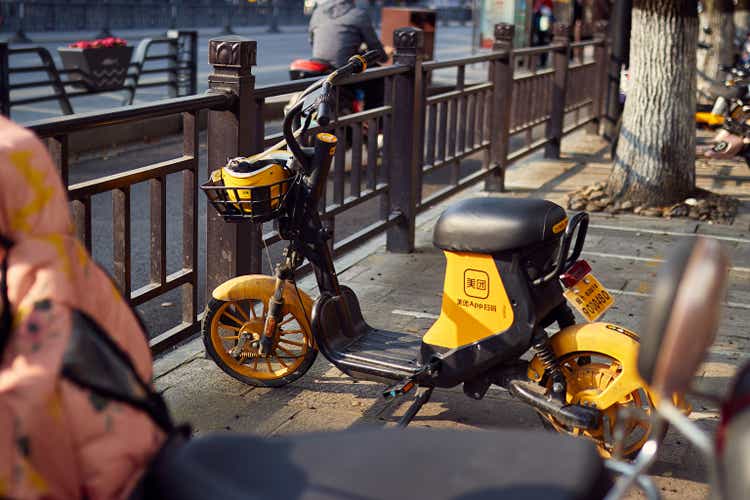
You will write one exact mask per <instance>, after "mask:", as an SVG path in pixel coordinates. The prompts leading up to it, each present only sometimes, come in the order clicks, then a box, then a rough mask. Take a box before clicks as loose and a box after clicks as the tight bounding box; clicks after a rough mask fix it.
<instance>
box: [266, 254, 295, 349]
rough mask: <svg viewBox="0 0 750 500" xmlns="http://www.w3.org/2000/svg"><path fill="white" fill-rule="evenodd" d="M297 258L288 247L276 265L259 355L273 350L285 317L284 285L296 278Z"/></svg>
mask: <svg viewBox="0 0 750 500" xmlns="http://www.w3.org/2000/svg"><path fill="white" fill-rule="evenodd" d="M296 259H297V255H296V252H294V251H293V250H290V249H289V248H287V249H286V250H284V261H283V262H282V263H281V264H277V265H276V271H275V277H276V285H275V287H274V292H273V295H272V296H271V298H270V299H268V315H267V316H266V321H265V323H264V324H263V335H261V337H260V342H259V343H258V355H259V356H261V357H264V358H265V357H268V356H269V355H270V354H272V352H273V346H274V343H275V341H276V338H277V337H278V334H279V328H280V325H281V322H282V320H283V319H284V313H283V309H284V287H285V286H286V282H287V281H290V280H293V279H294V267H295V263H296V262H295V261H296Z"/></svg>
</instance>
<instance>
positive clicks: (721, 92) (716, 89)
mask: <svg viewBox="0 0 750 500" xmlns="http://www.w3.org/2000/svg"><path fill="white" fill-rule="evenodd" d="M708 93H709V94H710V95H712V96H713V97H723V98H724V99H729V100H732V99H742V98H743V97H745V95H747V86H745V85H738V86H736V87H728V86H726V85H711V87H709V89H708Z"/></svg>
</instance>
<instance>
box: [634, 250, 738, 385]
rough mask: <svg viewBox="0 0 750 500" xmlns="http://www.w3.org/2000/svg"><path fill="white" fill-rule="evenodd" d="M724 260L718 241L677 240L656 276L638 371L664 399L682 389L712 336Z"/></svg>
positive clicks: (722, 286)
mask: <svg viewBox="0 0 750 500" xmlns="http://www.w3.org/2000/svg"><path fill="white" fill-rule="evenodd" d="M727 268H728V257H727V256H726V253H725V252H724V250H723V249H722V247H721V245H720V244H719V242H718V241H717V240H714V239H709V238H705V237H696V238H691V239H688V240H686V241H683V242H681V243H680V244H679V245H677V247H676V248H675V250H674V251H673V252H672V254H671V255H670V256H669V258H668V259H667V260H666V261H665V262H664V264H663V265H662V267H661V269H660V270H659V273H658V275H657V277H656V283H655V285H654V288H653V297H652V299H651V302H650V304H649V306H648V310H647V315H646V317H645V320H644V322H643V325H642V328H641V331H642V332H643V336H642V338H641V347H640V352H639V356H638V371H639V372H640V374H641V376H642V377H643V379H644V380H645V381H646V382H647V383H648V384H649V385H651V386H652V387H653V388H654V389H655V390H656V391H658V392H659V393H661V394H662V395H665V396H667V395H671V394H673V393H675V392H684V391H686V390H687V389H688V388H689V386H690V382H691V380H692V377H693V374H694V373H695V371H696V370H697V369H698V367H699V365H700V364H701V363H702V362H703V359H704V357H705V355H706V351H707V350H708V347H709V346H710V345H711V344H712V343H713V341H714V338H715V337H716V331H717V329H718V326H719V313H720V311H721V304H722V302H723V299H724V293H725V287H726V281H727Z"/></svg>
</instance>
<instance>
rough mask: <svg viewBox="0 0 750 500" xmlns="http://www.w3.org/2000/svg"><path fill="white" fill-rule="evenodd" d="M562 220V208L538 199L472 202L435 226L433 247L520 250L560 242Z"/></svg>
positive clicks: (463, 203)
mask: <svg viewBox="0 0 750 500" xmlns="http://www.w3.org/2000/svg"><path fill="white" fill-rule="evenodd" d="M565 217H566V216H565V210H563V209H562V207H560V206H559V205H556V204H554V203H552V202H551V201H547V200H541V199H538V198H472V199H468V200H462V201H459V202H458V203H456V204H454V205H452V206H450V207H448V209H447V210H446V211H445V212H443V214H442V215H441V216H440V219H438V221H437V223H436V224H435V233H434V236H433V243H434V244H435V246H436V247H438V248H441V249H443V250H449V251H454V252H472V253H494V252H502V251H504V250H512V249H515V248H523V247H526V246H529V245H532V244H534V243H539V242H542V241H546V240H554V239H557V238H559V237H560V236H561V235H562V234H563V230H564V229H565V223H564V222H563V221H564V220H565Z"/></svg>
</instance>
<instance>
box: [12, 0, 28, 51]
mask: <svg viewBox="0 0 750 500" xmlns="http://www.w3.org/2000/svg"><path fill="white" fill-rule="evenodd" d="M25 28H26V5H25V2H21V3H20V4H18V29H17V30H16V32H15V33H14V34H13V36H12V37H10V38H9V39H8V43H31V39H30V38H29V37H28V36H27V35H26V31H25Z"/></svg>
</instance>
